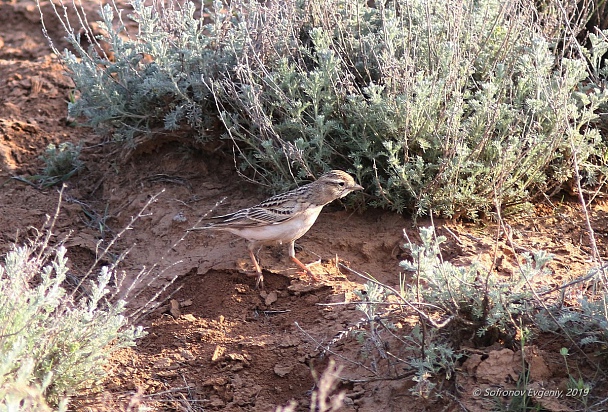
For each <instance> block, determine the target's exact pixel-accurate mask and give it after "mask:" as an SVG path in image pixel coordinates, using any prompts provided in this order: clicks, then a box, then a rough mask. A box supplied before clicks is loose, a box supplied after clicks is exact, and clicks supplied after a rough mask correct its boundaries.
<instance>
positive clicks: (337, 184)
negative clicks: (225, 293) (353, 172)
mask: <svg viewBox="0 0 608 412" xmlns="http://www.w3.org/2000/svg"><path fill="white" fill-rule="evenodd" d="M358 190H363V186H361V185H359V184H357V183H356V182H355V180H354V179H353V178H352V176H350V175H349V174H348V173H346V172H344V171H342V170H332V171H329V172H327V173H325V174H323V175H322V176H321V177H319V178H318V179H317V180H315V181H313V182H312V183H308V184H306V185H304V186H301V187H298V188H296V189H293V190H290V191H288V192H285V193H281V194H278V195H275V196H272V197H270V198H268V199H266V200H264V201H263V202H261V203H259V204H257V205H255V206H252V207H249V208H246V209H241V210H238V211H236V212H233V213H228V214H225V215H221V216H215V217H211V218H209V219H208V220H209V222H208V223H207V224H205V225H204V226H201V227H194V228H192V229H191V230H205V229H210V230H221V231H227V232H231V233H233V234H235V235H238V236H240V237H242V238H244V239H246V240H248V241H249V244H248V248H247V249H248V251H249V256H250V257H251V261H252V262H253V266H254V268H255V271H256V272H257V280H256V283H255V287H256V289H258V288H259V287H260V286H261V287H262V288H263V287H264V276H263V274H262V268H261V267H260V264H259V263H258V260H257V259H256V256H255V253H256V252H257V250H259V247H261V246H263V245H267V244H273V243H274V244H276V243H278V244H283V243H288V253H289V257H290V259H291V260H292V261H293V262H294V263H295V264H296V265H297V266H298V267H299V268H300V269H303V270H304V271H305V272H306V274H308V276H310V277H311V278H312V279H313V280H318V279H317V278H316V277H315V276H314V275H313V273H312V272H311V271H310V269H308V267H306V265H304V264H303V263H302V262H300V260H299V259H298V258H297V257H296V254H295V241H296V240H298V239H299V238H301V237H302V236H304V234H305V233H306V232H308V230H309V229H310V228H311V226H312V225H313V224H314V223H315V221H316V220H317V217H318V216H319V213H321V209H323V206H325V205H326V204H328V203H331V202H333V201H334V200H336V199H341V198H343V197H345V196H346V195H348V194H349V193H351V192H354V191H358Z"/></svg>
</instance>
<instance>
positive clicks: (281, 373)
mask: <svg viewBox="0 0 608 412" xmlns="http://www.w3.org/2000/svg"><path fill="white" fill-rule="evenodd" d="M292 369H293V365H280V364H278V363H277V364H276V365H274V373H275V374H276V375H277V376H278V377H280V378H283V377H285V376H286V375H287V374H288V373H289V372H291V371H292Z"/></svg>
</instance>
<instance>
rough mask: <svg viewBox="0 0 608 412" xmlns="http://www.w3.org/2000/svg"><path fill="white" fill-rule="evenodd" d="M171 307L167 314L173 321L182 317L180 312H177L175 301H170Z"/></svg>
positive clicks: (177, 307)
mask: <svg viewBox="0 0 608 412" xmlns="http://www.w3.org/2000/svg"><path fill="white" fill-rule="evenodd" d="M170 305H171V307H170V308H169V313H170V314H171V316H173V317H174V318H175V319H177V318H179V317H180V316H181V315H182V311H181V310H179V302H178V301H177V300H175V299H171V301H170Z"/></svg>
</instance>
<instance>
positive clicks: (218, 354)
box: [211, 345, 226, 362]
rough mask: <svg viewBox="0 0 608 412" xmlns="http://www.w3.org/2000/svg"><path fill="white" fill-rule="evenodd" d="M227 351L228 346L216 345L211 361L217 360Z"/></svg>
mask: <svg viewBox="0 0 608 412" xmlns="http://www.w3.org/2000/svg"><path fill="white" fill-rule="evenodd" d="M224 352H226V348H225V347H223V346H220V345H216V346H215V350H214V351H213V356H211V362H217V361H218V360H219V359H220V358H221V357H222V355H224Z"/></svg>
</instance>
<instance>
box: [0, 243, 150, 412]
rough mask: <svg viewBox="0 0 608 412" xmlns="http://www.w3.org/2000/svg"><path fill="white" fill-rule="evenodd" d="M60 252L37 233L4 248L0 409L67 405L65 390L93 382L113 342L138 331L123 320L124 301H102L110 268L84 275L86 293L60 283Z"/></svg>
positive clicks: (63, 264) (63, 271)
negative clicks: (31, 239)
mask: <svg viewBox="0 0 608 412" xmlns="http://www.w3.org/2000/svg"><path fill="white" fill-rule="evenodd" d="M65 253H66V249H65V247H63V246H57V247H49V246H46V245H45V244H44V243H43V242H42V241H41V240H40V239H38V240H36V241H34V242H32V244H30V245H26V246H14V247H13V249H12V250H11V251H9V252H8V253H7V254H6V255H5V256H3V262H2V263H1V264H0V319H2V325H1V326H0V410H44V408H45V403H48V404H50V405H55V406H59V407H60V409H63V408H65V406H66V405H67V401H68V400H69V397H70V396H72V395H74V394H76V393H78V391H79V390H82V389H84V388H92V387H94V386H95V385H97V384H99V381H100V380H101V379H102V378H103V376H104V374H105V372H104V368H103V367H104V365H105V364H106V362H107V360H108V359H109V356H110V355H111V353H112V352H113V351H114V350H116V349H117V348H121V347H125V346H131V345H134V341H135V339H136V338H138V337H140V336H142V335H143V331H142V328H141V327H137V328H136V327H133V326H131V325H128V322H127V318H126V317H125V316H124V315H123V313H124V310H125V302H124V301H117V302H115V303H112V302H109V301H106V297H107V295H108V293H109V290H108V289H109V284H110V282H112V281H113V276H114V274H113V272H112V271H110V270H108V269H107V268H102V269H101V271H100V273H99V276H98V278H97V280H96V281H90V293H89V295H88V296H86V297H83V298H81V299H75V298H73V297H72V296H71V295H70V294H69V293H68V292H67V291H66V289H65V288H64V280H65V279H66V276H67V274H68V271H69V269H68V267H67V258H66V256H65ZM28 405H29V407H31V409H28ZM15 408H16V409H15ZM20 408H25V409H20Z"/></svg>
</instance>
